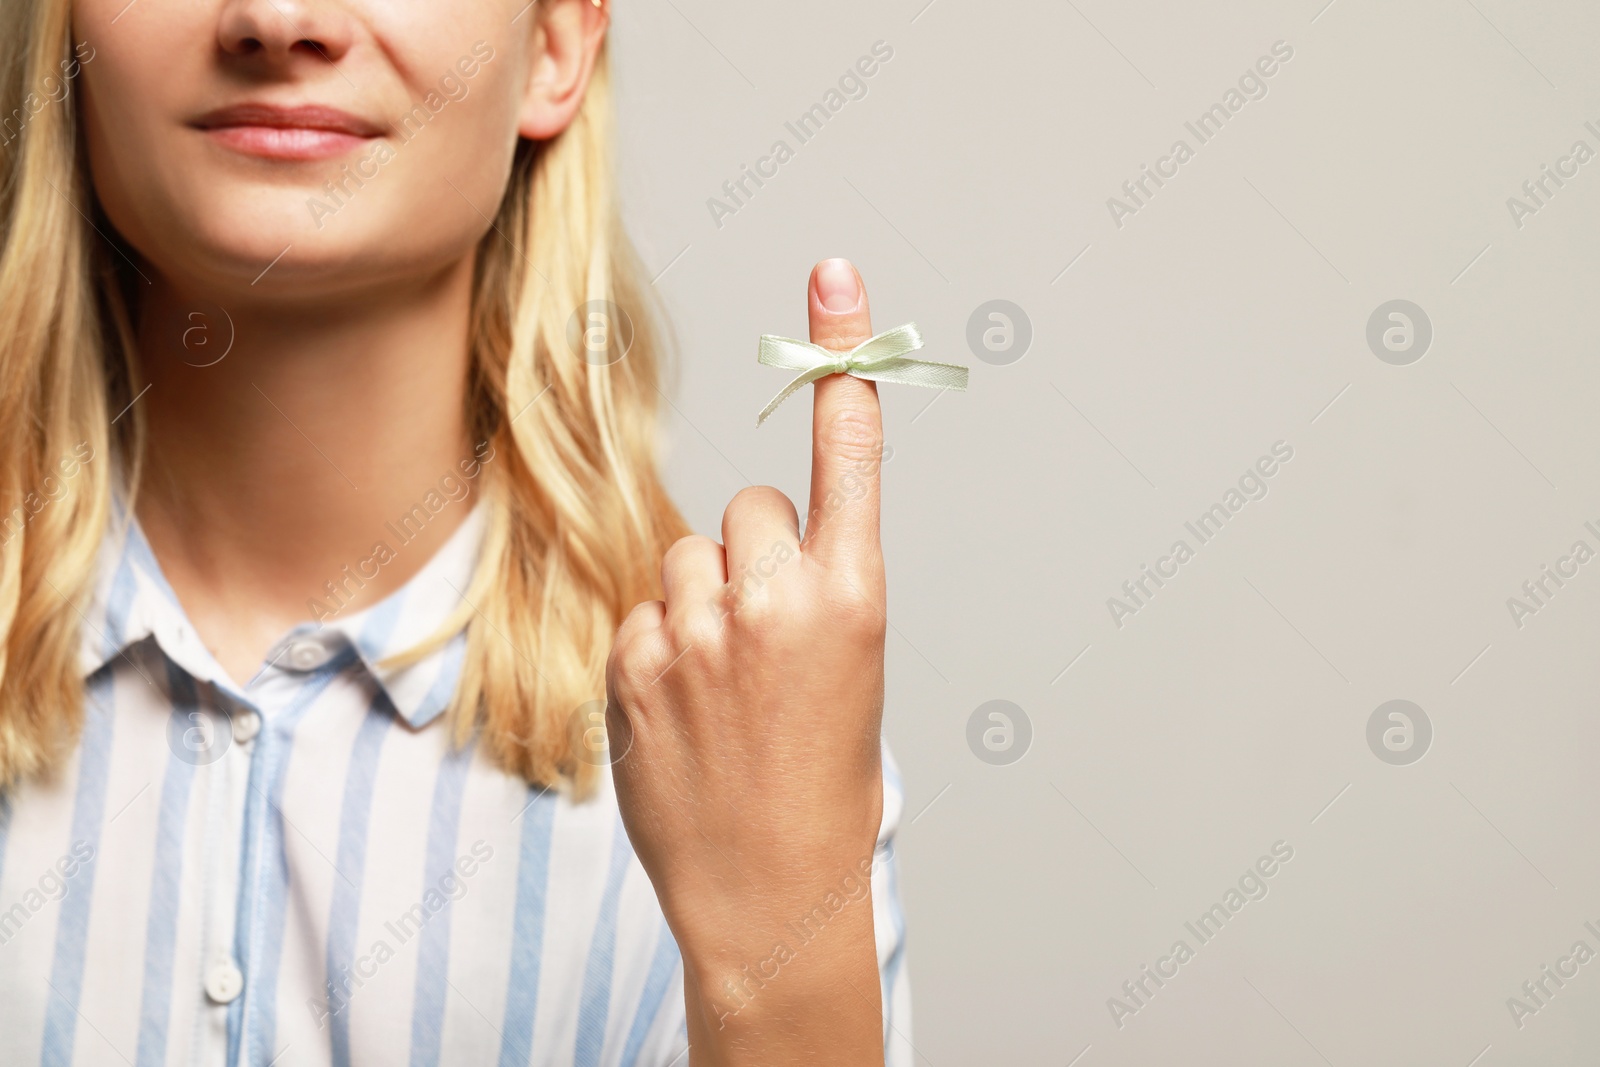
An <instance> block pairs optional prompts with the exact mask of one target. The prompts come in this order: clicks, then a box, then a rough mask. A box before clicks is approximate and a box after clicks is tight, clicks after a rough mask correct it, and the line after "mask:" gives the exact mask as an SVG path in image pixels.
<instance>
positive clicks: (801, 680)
mask: <svg viewBox="0 0 1600 1067" xmlns="http://www.w3.org/2000/svg"><path fill="white" fill-rule="evenodd" d="M809 303H810V320H811V340H812V341H813V342H814V343H816V344H819V345H822V346H823V347H824V348H828V349H832V350H835V351H841V352H842V351H849V350H850V349H852V348H854V347H855V346H856V345H858V344H860V343H861V342H863V341H865V340H867V339H868V338H869V337H871V336H872V325H871V315H870V313H869V310H868V307H867V298H866V291H865V288H864V287H863V286H862V285H861V279H860V275H859V274H857V273H856V270H855V268H854V267H853V266H851V265H850V264H849V263H848V262H847V261H845V260H837V259H836V260H827V261H824V262H823V263H820V264H818V265H817V267H816V268H815V269H814V270H813V271H812V275H811V282H810V288H809ZM812 438H813V453H812V470H811V506H810V516H811V518H810V520H809V521H808V523H807V529H806V536H805V539H804V541H802V540H801V539H800V536H799V532H798V525H799V524H798V516H797V515H796V513H795V508H794V505H793V504H792V503H791V502H790V501H789V499H788V498H787V497H785V496H784V495H783V494H782V493H780V492H779V491H778V490H776V489H773V488H771V487H770V486H758V487H751V488H747V489H744V490H741V491H740V492H739V494H738V495H737V496H735V497H734V499H733V501H732V503H730V504H729V505H728V509H727V512H726V514H724V516H723V519H722V538H723V544H718V543H717V542H716V541H713V540H711V539H710V538H707V537H698V536H694V537H685V538H683V539H682V540H680V541H678V542H677V543H676V544H674V545H673V546H672V547H671V549H669V550H668V552H667V554H666V557H665V559H664V560H663V562H662V568H661V571H662V583H663V589H664V592H665V596H666V599H665V601H664V602H663V601H659V600H657V601H651V602H649V603H645V604H640V605H639V606H638V607H636V608H635V609H634V610H633V612H632V613H631V614H630V615H629V616H628V617H627V619H626V620H624V622H623V624H622V626H621V627H620V628H619V629H618V631H617V637H616V643H615V645H614V647H613V649H612V652H611V657H610V660H609V662H608V664H607V669H606V686H607V696H608V700H607V705H608V706H607V729H608V732H609V734H610V736H611V745H612V749H613V751H615V752H618V753H621V755H620V756H619V757H618V758H617V759H616V762H615V763H614V765H613V773H614V777H615V780H616V788H617V800H618V803H619V805H620V807H621V811H622V820H623V824H624V826H625V827H626V828H627V831H628V836H629V838H630V839H631V841H632V842H633V846H634V849H635V851H636V852H637V853H638V856H639V859H640V862H641V863H643V865H644V868H645V871H646V872H647V873H648V874H649V876H650V880H651V882H652V883H653V884H654V886H655V890H656V895H657V897H658V898H659V900H660V902H661V906H662V909H663V911H664V913H665V915H666V919H667V923H668V925H669V926H670V927H671V929H672V933H673V935H674V937H676V939H677V942H678V946H679V948H680V949H681V951H682V953H683V961H684V980H685V1002H686V1008H687V1013H688V1024H689V1052H690V1060H691V1063H692V1065H693V1067H724V1065H727V1067H734V1065H739V1067H742V1065H746V1064H749V1065H760V1067H783V1065H787V1064H800V1063H806V1064H814V1063H827V1064H830V1065H848V1067H855V1065H862V1064H875V1065H879V1067H881V1065H882V1064H883V1030H882V1027H883V1015H882V1006H881V996H880V992H879V984H878V983H879V978H878V962H877V951H876V947H875V943H874V940H873V926H872V900H871V894H870V886H868V892H866V893H865V894H864V895H863V894H862V893H861V886H862V885H863V884H865V883H867V877H865V876H863V873H862V872H863V871H867V872H870V862H871V857H872V854H873V849H874V846H875V843H876V840H877V834H878V828H879V822H880V819H881V817H882V811H883V775H882V765H881V757H880V749H879V729H880V725H881V722H882V713H883V642H884V631H885V627H886V626H887V619H886V617H885V614H884V607H885V594H884V568H883V553H882V550H881V547H880V544H879V537H878V500H879V468H880V460H881V456H882V451H883V423H882V417H881V414H880V411H879V407H878V394H877V390H876V387H875V386H874V385H873V383H871V382H867V381H862V380H860V379H857V378H853V377H850V376H848V375H842V374H835V375H830V376H828V377H826V378H822V379H820V380H819V381H818V382H817V383H816V394H815V403H814V412H813V425H812ZM724 545H726V547H724ZM774 572H775V573H774ZM752 573H754V574H756V575H758V576H760V577H759V580H753V579H752V580H741V579H747V578H748V576H749V575H751V574H752ZM730 574H731V575H732V576H733V578H734V582H733V583H732V584H730V583H729V576H730ZM769 574H770V575H771V576H770V577H766V575H769ZM851 878H855V879H857V881H849V879H851ZM844 886H853V887H854V888H855V891H854V892H853V893H850V894H849V895H848V896H847V894H846V892H845V890H844V889H843V888H842V887H844ZM841 900H843V901H844V903H843V905H842V907H838V905H839V902H840V901H841ZM819 908H820V910H819ZM814 916H818V917H821V916H825V917H826V919H825V921H822V919H821V918H813V917H814ZM808 919H810V920H811V922H810V923H809V925H807V926H806V927H804V928H802V927H801V926H800V925H799V924H801V923H804V922H806V921H807V920H808ZM803 931H805V932H803ZM811 934H814V935H815V936H810V935H811Z"/></svg>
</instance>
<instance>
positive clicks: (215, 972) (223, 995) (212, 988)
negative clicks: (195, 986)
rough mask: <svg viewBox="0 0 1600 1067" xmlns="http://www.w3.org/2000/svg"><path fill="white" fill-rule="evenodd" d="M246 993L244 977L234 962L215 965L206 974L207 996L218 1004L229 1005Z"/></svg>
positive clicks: (226, 961) (225, 961) (229, 961)
mask: <svg viewBox="0 0 1600 1067" xmlns="http://www.w3.org/2000/svg"><path fill="white" fill-rule="evenodd" d="M242 992H244V975H243V974H240V973H239V968H238V967H236V966H234V963H233V961H232V960H223V961H222V962H221V963H217V964H213V965H212V967H211V970H209V971H208V972H206V996H208V997H210V998H211V999H212V1000H214V1001H216V1002H217V1003H218V1004H228V1003H231V1002H232V1001H233V999H234V998H235V997H237V996H238V995H239V994H240V993H242Z"/></svg>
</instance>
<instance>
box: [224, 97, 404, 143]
mask: <svg viewBox="0 0 1600 1067" xmlns="http://www.w3.org/2000/svg"><path fill="white" fill-rule="evenodd" d="M194 125H195V126H196V127H198V128H200V129H202V130H215V129H221V128H224V127H228V126H268V127H273V128H275V129H282V130H328V131H331V132H334V133H348V134H351V135H353V136H356V137H378V136H381V135H382V134H383V133H384V127H382V126H379V125H378V124H376V123H373V122H368V121H367V120H366V119H363V118H360V117H358V116H356V115H352V114H350V113H349V112H348V111H340V110H339V109H338V108H336V107H325V106H323V105H321V104H300V105H298V106H295V107H284V106H281V105H278V104H262V103H245V104H230V105H228V106H227V107H219V108H217V109H216V110H214V111H208V112H206V113H205V114H204V115H201V116H200V117H199V118H198V119H196V120H195V121H194Z"/></svg>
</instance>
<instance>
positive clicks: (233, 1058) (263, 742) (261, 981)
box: [228, 647, 356, 1067]
mask: <svg viewBox="0 0 1600 1067" xmlns="http://www.w3.org/2000/svg"><path fill="white" fill-rule="evenodd" d="M355 658H356V654H355V650H354V649H353V648H348V647H347V648H345V649H344V650H343V651H341V652H340V653H339V654H338V655H337V656H335V657H334V658H333V659H331V660H329V661H328V662H327V663H325V664H323V665H322V666H321V667H319V668H317V670H315V671H314V672H312V673H311V674H310V675H309V676H308V677H307V678H306V681H305V683H304V684H303V685H302V686H301V687H300V690H299V692H297V693H296V694H295V698H294V700H293V702H291V703H290V704H289V706H288V707H286V708H284V710H283V711H281V712H279V713H278V714H276V715H274V716H273V717H271V718H270V719H266V720H265V721H264V725H263V727H262V730H261V734H260V735H259V736H258V737H257V738H256V747H255V751H254V752H252V753H251V755H250V779H249V786H248V792H247V795H246V797H245V821H244V847H243V849H242V850H241V859H240V872H239V903H238V905H237V910H236V912H235V914H236V915H237V916H238V920H237V923H236V926H235V929H234V948H233V951H234V957H235V962H236V963H237V964H238V965H239V968H240V969H241V970H242V971H243V972H244V975H245V981H244V992H243V993H242V994H241V995H240V996H239V997H238V998H236V999H235V1000H234V1002H233V1003H232V1004H230V1005H228V1067H238V1065H239V1063H240V1061H241V1059H242V1060H243V1061H244V1062H245V1063H248V1064H261V1063H269V1062H271V1060H272V1058H273V1057H274V1056H276V1055H277V1054H278V1052H279V1050H277V1049H272V1048H271V1045H272V1042H273V1039H274V1037H275V1035H276V1033H277V1028H278V963H279V955H280V953H281V952H282V951H283V925H284V914H283V913H284V908H285V907H286V898H287V896H288V889H289V858H288V855H287V854H286V853H285V852H284V849H283V835H284V828H283V824H284V820H283V810H282V808H281V804H282V802H283V780H284V774H285V771H286V770H287V767H288V762H289V757H290V756H291V755H292V754H293V746H294V731H295V727H297V726H298V725H299V724H300V720H301V718H302V717H303V716H304V715H305V713H306V712H307V711H308V710H309V709H310V707H311V705H312V703H313V702H314V701H315V700H316V699H317V697H319V696H321V695H322V692H323V690H325V689H327V688H328V686H329V685H330V684H331V683H332V682H333V680H334V679H335V678H336V677H338V676H339V674H340V672H342V671H343V670H344V669H345V668H346V667H348V666H349V665H350V664H351V663H353V662H354V661H355ZM247 1033H248V1035H249V1036H248V1039H246V1034H247ZM246 1046H248V1047H246Z"/></svg>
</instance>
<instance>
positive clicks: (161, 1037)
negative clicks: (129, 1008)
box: [137, 660, 201, 1067]
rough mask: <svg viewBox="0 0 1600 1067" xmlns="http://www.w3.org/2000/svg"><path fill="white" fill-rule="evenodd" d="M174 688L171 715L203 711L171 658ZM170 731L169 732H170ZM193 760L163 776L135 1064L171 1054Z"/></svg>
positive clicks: (150, 1066) (153, 1064)
mask: <svg viewBox="0 0 1600 1067" xmlns="http://www.w3.org/2000/svg"><path fill="white" fill-rule="evenodd" d="M167 680H168V682H169V684H170V685H171V687H172V718H174V719H176V720H177V721H178V722H179V723H187V722H190V721H192V720H190V718H189V716H191V715H199V714H200V713H201V712H200V698H199V694H198V693H197V692H196V691H195V686H194V680H193V679H192V678H190V677H189V675H188V673H187V672H186V671H184V669H183V668H182V667H179V666H178V665H177V664H175V663H173V662H172V661H171V660H168V661H167ZM169 736H170V735H169ZM194 777H195V765H194V764H192V763H190V762H188V761H187V760H182V759H179V758H178V757H177V755H176V754H173V755H170V756H168V757H167V770H166V774H165V776H164V777H163V778H162V781H161V812H160V815H159V817H158V822H157V824H156V840H155V863H154V865H153V869H154V873H153V874H152V876H151V879H150V905H149V914H148V915H147V917H146V920H145V935H144V991H143V993H142V994H141V999H140V1005H139V1051H138V1053H137V1056H138V1065H137V1067H158V1065H159V1064H162V1063H164V1062H166V1058H167V1026H168V1024H169V1023H170V1021H171V1015H172V959H173V956H174V954H175V952H176V949H177V941H178V900H179V895H180V893H181V891H182V885H183V852H184V849H183V838H184V827H185V826H186V825H187V824H188V821H189V789H190V786H191V785H193V783H194Z"/></svg>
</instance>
